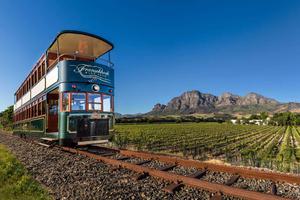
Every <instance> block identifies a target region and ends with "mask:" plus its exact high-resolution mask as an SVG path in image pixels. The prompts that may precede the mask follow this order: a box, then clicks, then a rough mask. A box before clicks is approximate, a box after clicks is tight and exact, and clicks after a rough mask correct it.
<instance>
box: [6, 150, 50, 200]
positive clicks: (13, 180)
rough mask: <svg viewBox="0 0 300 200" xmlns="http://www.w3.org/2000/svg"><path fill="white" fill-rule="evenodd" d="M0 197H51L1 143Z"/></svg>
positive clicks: (29, 199)
mask: <svg viewBox="0 0 300 200" xmlns="http://www.w3.org/2000/svg"><path fill="white" fill-rule="evenodd" d="M0 199H5V200H36V199H40V200H44V199H45V200H48V199H51V198H50V196H49V194H48V193H47V191H46V190H45V189H44V188H43V187H42V186H41V185H40V184H39V183H38V182H37V181H35V180H34V179H33V178H31V177H30V175H29V174H28V172H27V171H26V169H25V168H24V167H23V165H21V163H20V162H19V161H18V160H17V159H16V158H15V157H14V156H13V155H12V154H10V153H9V151H8V150H7V149H6V148H5V147H4V146H3V145H0Z"/></svg>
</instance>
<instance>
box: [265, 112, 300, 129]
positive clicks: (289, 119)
mask: <svg viewBox="0 0 300 200" xmlns="http://www.w3.org/2000/svg"><path fill="white" fill-rule="evenodd" d="M271 123H272V124H274V125H279V126H291V125H300V114H296V113H291V112H284V113H275V114H274V116H273V117H272V122H271Z"/></svg>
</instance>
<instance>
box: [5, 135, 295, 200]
mask: <svg viewBox="0 0 300 200" xmlns="http://www.w3.org/2000/svg"><path fill="white" fill-rule="evenodd" d="M0 143H2V144H4V145H6V146H7V147H8V148H9V149H10V151H11V152H12V153H13V154H14V155H16V157H17V158H18V159H19V160H20V161H21V162H22V164H23V165H24V166H25V167H26V168H27V170H28V171H29V172H30V173H31V174H32V177H33V178H35V179H36V180H37V181H39V182H40V183H41V184H42V185H44V186H45V187H46V188H47V189H48V190H49V192H50V194H51V195H52V196H53V198H54V199H119V200H121V199H210V196H211V195H212V194H211V193H210V192H208V191H204V190H199V189H195V188H191V187H187V186H183V187H182V188H181V190H179V191H178V192H175V193H174V194H169V193H166V192H165V191H163V188H165V187H166V186H168V185H169V184H170V182H167V181H165V180H161V179H157V178H153V177H147V178H145V179H143V180H139V181H137V180H135V179H133V177H135V176H137V173H135V172H133V171H130V170H127V169H124V168H117V167H115V166H111V165H108V164H105V163H102V162H99V161H96V160H94V159H91V158H88V157H85V156H82V155H78V154H71V153H68V152H65V151H62V150H61V149H60V148H58V147H53V148H45V147H43V146H39V145H37V144H34V143H30V142H26V141H24V140H22V139H20V138H18V137H15V136H11V135H9V134H4V133H1V132H0ZM122 157H124V156H122V155H119V154H116V155H113V156H112V158H122ZM140 161H144V160H143V159H140V158H133V157H132V158H130V159H127V160H125V162H130V163H137V162H140ZM143 166H147V167H150V168H156V169H158V168H162V167H165V166H167V164H166V163H161V162H158V161H155V160H152V161H151V162H148V163H146V164H143ZM196 171H198V170H197V169H195V168H186V167H181V166H176V167H174V168H173V169H171V170H170V171H169V172H172V173H175V174H180V175H191V174H194V173H195V172H196ZM231 176H232V175H231V174H228V173H223V172H213V171H207V172H206V174H205V175H204V176H203V177H202V178H201V180H205V181H209V182H213V183H219V184H224V183H226V181H227V180H229V178H230V177H231ZM270 185H271V182H270V181H265V180H255V179H244V178H240V179H238V181H237V182H236V183H234V184H233V186H234V187H238V188H244V189H246V188H247V189H248V190H253V191H260V192H263V193H269V188H270ZM276 186H277V188H278V195H280V196H283V197H287V198H293V199H300V186H299V185H291V184H284V183H276ZM222 199H237V198H233V197H227V196H223V198H222Z"/></svg>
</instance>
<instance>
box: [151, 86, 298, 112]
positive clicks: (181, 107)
mask: <svg viewBox="0 0 300 200" xmlns="http://www.w3.org/2000/svg"><path fill="white" fill-rule="evenodd" d="M282 105H285V104H282V103H279V102H278V101H276V100H274V99H271V98H267V97H264V96H263V95H260V94H257V93H254V92H250V93H248V94H247V95H245V96H243V97H242V96H239V95H235V94H232V93H230V92H224V93H223V94H222V95H220V96H218V97H217V96H215V95H212V94H208V93H202V92H200V91H198V90H191V91H187V92H184V93H182V94H181V95H180V96H177V97H174V98H173V99H171V101H169V102H168V103H167V105H164V104H156V105H155V106H154V107H153V109H152V111H151V112H150V113H149V114H158V113H161V114H190V113H217V112H226V113H234V112H239V111H242V112H249V113H253V112H259V111H272V110H273V111H275V110H276V109H278V108H279V106H281V107H280V108H282V109H283V108H284V107H282ZM289 107H292V106H289ZM296 107H297V108H298V107H300V105H299V104H296V106H294V107H293V109H296Z"/></svg>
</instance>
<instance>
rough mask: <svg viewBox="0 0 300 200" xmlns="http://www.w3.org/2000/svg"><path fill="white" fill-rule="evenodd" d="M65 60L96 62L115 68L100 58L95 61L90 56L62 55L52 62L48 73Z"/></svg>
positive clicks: (108, 61) (109, 62)
mask: <svg viewBox="0 0 300 200" xmlns="http://www.w3.org/2000/svg"><path fill="white" fill-rule="evenodd" d="M63 60H79V61H92V62H96V63H99V64H102V65H105V66H108V67H111V68H113V66H114V64H113V63H112V62H111V61H110V60H107V59H104V58H98V59H95V58H93V57H89V56H78V55H76V54H73V55H72V54H61V55H59V56H58V57H57V58H56V59H55V60H54V61H52V62H51V64H49V65H48V67H47V69H48V71H49V70H50V69H52V68H53V67H54V66H55V65H56V64H57V63H58V62H60V61H63Z"/></svg>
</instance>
